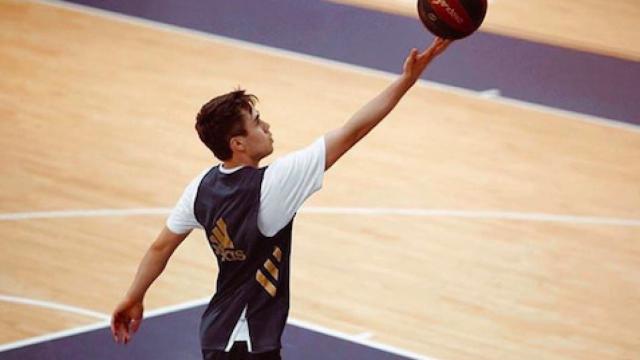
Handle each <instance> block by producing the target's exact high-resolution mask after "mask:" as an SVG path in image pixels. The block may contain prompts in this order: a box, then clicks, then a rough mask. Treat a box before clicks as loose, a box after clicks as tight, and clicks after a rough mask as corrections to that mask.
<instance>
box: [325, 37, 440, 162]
mask: <svg viewBox="0 0 640 360" xmlns="http://www.w3.org/2000/svg"><path fill="white" fill-rule="evenodd" d="M450 43H451V41H450V40H444V39H440V38H436V39H435V40H434V42H433V43H432V44H431V46H430V47H429V48H428V49H426V50H424V51H423V52H421V53H418V50H417V49H412V50H411V52H410V53H409V55H408V56H407V58H406V60H405V61H404V66H403V71H402V75H400V77H398V78H397V79H396V80H395V81H394V82H393V83H391V84H390V85H389V86H387V88H386V89H384V90H383V91H382V92H381V93H380V94H378V96H376V97H375V98H373V99H372V100H371V101H369V102H368V103H367V104H366V105H365V106H363V107H362V108H361V109H360V110H358V112H356V113H355V114H354V115H353V116H352V117H351V119H349V121H347V122H346V123H345V124H344V125H343V126H342V127H340V128H337V129H335V130H332V131H330V132H328V133H327V134H326V135H325V145H326V158H325V170H326V169H329V168H330V167H331V166H332V165H333V164H334V163H335V162H336V161H338V159H340V157H341V156H342V155H344V154H345V153H346V152H347V151H348V150H349V149H351V148H352V147H353V145H355V144H356V143H357V142H358V141H360V139H362V138H363V137H365V136H366V135H367V134H368V133H369V132H370V131H371V130H372V129H373V128H374V127H375V126H376V125H378V123H380V121H382V119H384V118H385V117H386V116H387V114H389V113H390V112H391V110H393V108H394V107H395V106H396V105H397V104H398V102H399V101H400V99H401V98H402V96H404V94H405V93H406V92H407V91H408V90H409V89H410V88H411V87H412V86H413V84H415V83H416V81H417V80H418V78H419V77H420V75H421V74H422V72H423V71H424V69H425V68H426V67H427V65H429V63H430V62H431V60H433V58H435V57H436V56H438V55H439V54H440V53H442V52H443V51H444V50H445V49H446V48H447V46H449V44H450Z"/></svg>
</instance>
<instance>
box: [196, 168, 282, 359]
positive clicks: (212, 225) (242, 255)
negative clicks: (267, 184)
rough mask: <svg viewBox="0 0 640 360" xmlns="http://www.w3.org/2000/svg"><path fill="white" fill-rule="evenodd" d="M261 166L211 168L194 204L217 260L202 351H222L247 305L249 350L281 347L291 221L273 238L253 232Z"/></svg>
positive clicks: (203, 325) (203, 326) (202, 328)
mask: <svg viewBox="0 0 640 360" xmlns="http://www.w3.org/2000/svg"><path fill="white" fill-rule="evenodd" d="M265 170H266V168H261V169H256V168H252V167H244V168H242V169H240V170H238V171H235V172H233V173H231V174H225V173H222V172H220V171H219V169H218V166H216V167H214V168H213V169H211V170H210V171H209V172H208V173H207V174H206V175H205V176H204V178H203V179H202V181H201V182H200V185H199V187H198V192H197V195H196V198H195V202H194V213H195V216H196V219H197V220H198V222H199V223H200V225H202V227H203V228H204V229H205V231H206V234H207V238H208V240H209V245H210V246H211V249H212V250H213V252H214V254H215V256H216V259H217V261H218V269H219V273H218V279H217V284H216V293H215V294H214V296H213V298H212V299H211V301H210V303H209V306H208V307H207V309H206V310H205V312H204V314H203V315H202V322H201V324H200V341H201V346H202V348H203V349H209V350H224V349H225V347H226V346H227V343H228V341H229V338H230V336H231V333H232V331H233V329H234V327H235V325H236V323H237V322H238V319H239V318H240V315H241V313H242V311H243V309H244V308H245V306H247V313H246V321H247V322H248V327H249V334H250V338H251V345H252V346H251V347H252V351H253V352H264V351H269V350H274V349H278V348H280V338H281V336H282V331H283V330H284V326H285V323H286V319H287V315H288V313H289V257H290V249H291V228H292V224H293V219H292V220H291V221H290V222H289V223H288V224H287V225H286V226H285V227H284V228H283V229H281V230H280V231H279V232H278V233H277V234H276V235H275V236H273V237H266V236H264V235H262V234H261V233H260V230H259V229H258V210H259V208H260V188H261V184H262V178H263V176H264V172H265Z"/></svg>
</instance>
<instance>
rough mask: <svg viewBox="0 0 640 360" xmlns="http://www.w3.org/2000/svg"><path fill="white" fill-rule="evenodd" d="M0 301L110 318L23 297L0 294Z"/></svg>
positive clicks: (79, 308) (51, 302)
mask: <svg viewBox="0 0 640 360" xmlns="http://www.w3.org/2000/svg"><path fill="white" fill-rule="evenodd" d="M0 301H4V302H8V303H13V304H22V305H31V306H38V307H42V308H46V309H53V310H60V311H64V312H68V313H73V314H78V315H83V316H89V317H93V318H98V319H100V320H109V318H110V317H109V315H107V314H103V313H99V312H96V311H93V310H88V309H83V308H81V307H77V306H71V305H64V304H60V303H56V302H53V301H42V300H34V299H29V298H24V297H18V296H9V295H1V294H0Z"/></svg>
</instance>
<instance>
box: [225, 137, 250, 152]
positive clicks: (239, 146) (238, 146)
mask: <svg viewBox="0 0 640 360" xmlns="http://www.w3.org/2000/svg"><path fill="white" fill-rule="evenodd" d="M229 148H231V151H239V152H244V151H245V150H246V147H245V144H244V139H243V138H242V137H240V136H234V137H232V138H231V139H230V140H229Z"/></svg>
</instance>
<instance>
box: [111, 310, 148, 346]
mask: <svg viewBox="0 0 640 360" xmlns="http://www.w3.org/2000/svg"><path fill="white" fill-rule="evenodd" d="M143 311H144V310H143V306H142V302H141V301H132V300H124V301H122V302H121V303H120V304H118V306H117V307H116V309H115V310H114V311H113V315H112V317H111V333H112V334H113V339H114V340H115V342H117V343H122V344H126V343H128V342H129V341H130V340H131V338H132V337H133V334H134V333H135V332H136V331H138V328H140V324H141V323H142V312H143Z"/></svg>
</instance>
